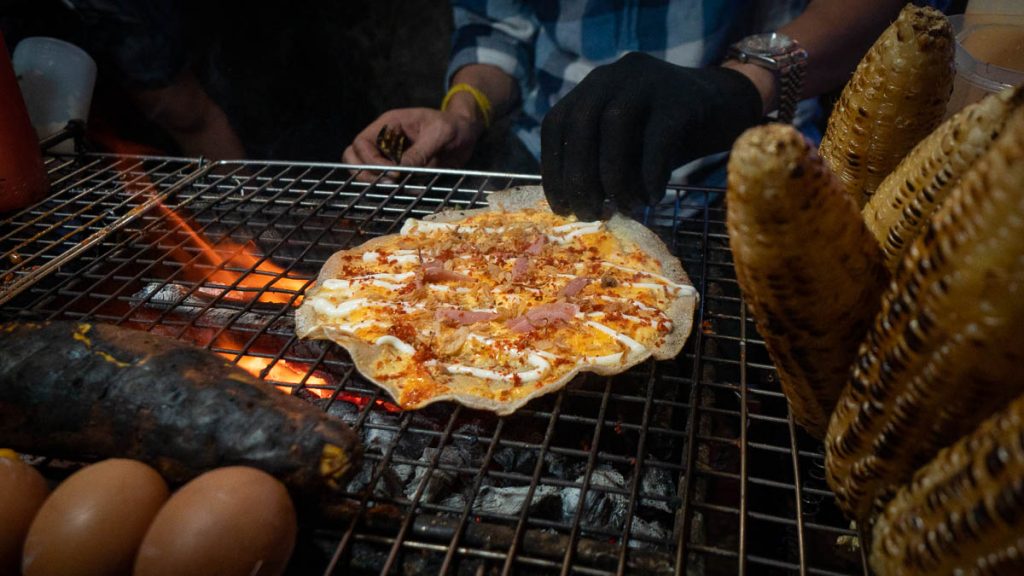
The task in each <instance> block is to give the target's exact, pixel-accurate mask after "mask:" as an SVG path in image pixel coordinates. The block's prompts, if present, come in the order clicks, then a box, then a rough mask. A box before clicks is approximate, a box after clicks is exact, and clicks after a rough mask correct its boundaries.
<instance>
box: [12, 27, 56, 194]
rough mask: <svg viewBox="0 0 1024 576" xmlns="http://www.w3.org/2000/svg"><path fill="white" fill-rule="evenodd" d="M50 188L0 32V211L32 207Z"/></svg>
mask: <svg viewBox="0 0 1024 576" xmlns="http://www.w3.org/2000/svg"><path fill="white" fill-rule="evenodd" d="M49 189H50V182H49V181H48V180H47V179H46V167H45V166H44V165H43V156H42V154H41V152H40V150H39V140H37V139H36V132H35V130H33V129H32V124H31V122H30V121H29V119H28V110H27V109H26V108H25V101H24V100H23V99H22V97H21V89H20V88H18V80H17V79H16V78H15V77H14V69H13V68H12V67H11V55H10V54H9V53H8V52H7V46H6V44H4V37H3V34H2V33H0V212H9V211H11V210H16V209H18V208H24V207H26V206H29V205H31V204H34V203H36V202H38V201H39V200H42V199H43V198H44V197H45V196H46V193H47V191H49Z"/></svg>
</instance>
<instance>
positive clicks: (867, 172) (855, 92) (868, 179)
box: [821, 5, 953, 207]
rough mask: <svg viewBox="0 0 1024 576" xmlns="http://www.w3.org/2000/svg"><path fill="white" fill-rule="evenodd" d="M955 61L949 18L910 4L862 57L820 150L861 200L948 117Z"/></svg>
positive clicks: (866, 197) (836, 109)
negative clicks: (943, 117) (943, 118)
mask: <svg viewBox="0 0 1024 576" xmlns="http://www.w3.org/2000/svg"><path fill="white" fill-rule="evenodd" d="M952 63H953V32H952V29H951V28H950V25H949V22H948V21H947V20H946V18H945V17H944V16H943V15H942V13H941V12H939V11H937V10H934V9H932V8H920V7H917V6H913V5H908V6H907V7H906V8H904V9H903V11H902V12H900V15H899V17H898V18H897V19H896V21H895V22H893V23H892V24H890V25H889V27H888V28H887V29H886V30H885V32H883V33H882V35H881V36H880V37H879V38H878V40H876V41H875V44H874V45H873V46H872V47H871V49H870V50H868V53H867V54H866V55H865V56H864V58H863V59H862V60H861V61H860V64H858V65H857V70H856V71H855V72H854V73H853V77H852V78H851V79H850V81H849V83H847V85H846V87H845V88H843V92H842V94H841V95H840V97H839V101H838V102H836V105H835V109H833V111H832V115H831V116H830V117H829V121H828V126H827V128H826V130H825V136H824V138H822V140H821V156H822V157H823V158H824V159H825V163H826V164H828V166H829V168H831V169H832V172H833V173H834V174H836V175H837V176H839V179H840V181H842V183H843V186H844V187H845V188H846V191H847V192H848V193H849V194H850V195H851V196H853V198H854V199H856V200H857V202H858V205H859V206H861V207H863V206H864V204H865V203H866V202H867V200H868V198H869V197H870V196H871V194H872V193H874V191H875V188H877V187H878V184H879V183H881V181H882V179H883V178H885V177H886V176H887V175H888V174H889V172H890V171H892V169H893V168H894V167H895V166H896V164H897V163H898V162H899V161H900V160H901V159H902V158H903V156H904V155H906V154H907V152H910V149H911V148H913V147H914V145H915V144H917V142H918V141H919V140H921V138H924V137H925V136H926V135H927V134H928V133H929V132H931V131H932V129H933V128H935V127H936V126H937V125H938V124H939V122H940V121H941V120H942V116H943V114H944V113H945V110H946V101H947V100H949V95H950V93H951V92H952V90H953V67H952Z"/></svg>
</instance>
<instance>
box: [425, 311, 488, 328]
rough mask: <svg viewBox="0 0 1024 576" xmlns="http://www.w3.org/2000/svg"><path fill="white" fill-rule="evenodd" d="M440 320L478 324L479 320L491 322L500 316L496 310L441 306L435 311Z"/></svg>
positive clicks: (460, 323)
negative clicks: (482, 310) (486, 310)
mask: <svg viewBox="0 0 1024 576" xmlns="http://www.w3.org/2000/svg"><path fill="white" fill-rule="evenodd" d="M434 317H435V318H437V319H438V320H443V321H448V322H452V323H454V324H459V325H463V326H465V325H469V324H476V323H477V322H490V321H491V320H494V319H495V318H497V317H498V314H497V313H495V312H478V311H475V310H460V309H458V308H440V309H438V310H437V311H436V312H435V313H434Z"/></svg>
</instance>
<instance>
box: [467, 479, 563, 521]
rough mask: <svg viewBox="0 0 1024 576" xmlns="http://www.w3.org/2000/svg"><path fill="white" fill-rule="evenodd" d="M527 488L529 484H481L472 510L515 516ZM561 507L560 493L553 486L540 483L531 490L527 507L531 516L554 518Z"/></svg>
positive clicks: (521, 506)
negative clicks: (531, 493) (531, 497)
mask: <svg viewBox="0 0 1024 576" xmlns="http://www.w3.org/2000/svg"><path fill="white" fill-rule="evenodd" d="M529 489H530V487H529V486H483V487H481V488H480V493H479V494H477V497H476V501H475V502H474V505H473V511H474V512H476V513H478V514H481V513H485V514H502V515H507V516H515V515H517V514H519V513H520V512H521V511H522V509H523V503H524V502H525V501H526V494H527V492H528V491H529ZM561 509H562V499H561V495H560V492H559V490H558V488H556V487H555V486H547V485H540V486H537V488H536V489H535V490H534V491H533V499H532V500H531V501H530V509H529V513H530V515H531V516H532V517H535V518H548V519H552V520H556V519H558V517H559V514H560V513H561Z"/></svg>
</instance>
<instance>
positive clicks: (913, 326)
mask: <svg viewBox="0 0 1024 576" xmlns="http://www.w3.org/2000/svg"><path fill="white" fill-rule="evenodd" d="M1022 215H1024V107H1022V108H1019V109H1018V110H1016V111H1015V112H1014V113H1013V114H1012V115H1011V117H1010V119H1009V120H1007V123H1006V126H1005V127H1004V129H1003V133H1002V134H1001V135H1000V136H999V138H998V139H997V140H996V141H995V142H993V144H992V146H991V148H990V149H989V150H988V152H986V153H985V154H984V155H983V156H982V157H981V158H980V159H978V161H977V162H976V163H975V164H974V166H972V167H971V168H970V169H969V170H968V171H967V173H966V174H965V175H964V177H963V179H962V180H961V182H960V184H958V185H957V186H956V187H955V188H954V190H953V192H951V193H950V196H949V198H948V199H947V200H946V202H945V203H944V204H943V205H942V206H941V207H940V208H939V210H938V211H936V212H935V214H934V216H933V218H932V219H931V220H930V222H929V223H928V226H927V227H926V228H925V230H924V232H922V233H921V235H920V236H919V237H918V238H917V240H915V241H914V244H913V246H911V248H910V252H909V253H908V257H907V259H905V260H904V261H903V263H901V264H900V267H899V268H898V270H897V272H896V274H895V276H894V279H893V283H892V285H891V286H890V288H889V289H888V290H887V291H886V293H885V295H884V296H883V298H882V309H881V311H880V312H879V314H878V317H877V318H876V319H875V324H874V326H873V327H872V329H871V330H870V331H869V333H868V336H867V338H866V339H865V341H864V343H863V344H862V345H861V348H860V351H859V352H858V358H857V360H856V362H855V363H854V366H853V370H852V371H851V376H850V381H849V383H848V384H847V386H846V388H845V389H844V390H843V395H842V397H840V399H839V403H838V404H837V405H836V409H835V412H834V413H833V415H832V421H831V423H830V424H829V430H828V436H827V438H826V442H825V448H826V471H827V477H828V482H829V484H830V485H831V486H832V489H833V491H834V492H835V493H836V499H837V501H838V502H839V505H840V507H841V508H843V509H844V510H845V511H846V512H847V513H848V514H850V515H851V516H852V517H854V518H855V519H857V520H863V519H864V518H866V517H867V516H868V514H869V513H870V511H871V509H872V507H873V505H874V504H875V502H876V499H884V498H885V497H886V496H887V495H888V494H889V493H890V491H891V490H892V489H893V488H894V487H896V485H898V484H901V483H903V482H906V481H907V480H908V479H909V478H910V476H911V474H912V473H913V471H914V470H915V469H916V468H918V467H919V466H921V465H922V464H924V463H925V462H927V461H928V460H929V459H931V458H932V457H933V456H934V455H935V454H936V452H938V451H939V450H940V449H941V448H943V447H944V446H948V445H949V444H951V443H952V442H953V441H954V440H956V439H957V438H959V437H960V436H962V435H963V434H965V433H966V432H967V431H969V430H971V429H972V428H973V427H974V426H975V425H976V424H977V423H978V422H979V421H981V420H982V419H984V418H985V417H986V416H988V415H989V414H991V413H992V412H994V411H995V409H996V408H998V407H1000V406H1002V405H1003V404H1004V403H1005V402H1006V401H1007V400H1008V399H1009V398H1012V397H1014V396H1016V395H1018V394H1019V393H1020V392H1021V391H1022V390H1024V370H1022V369H1021V367H1022V366H1024V216H1022Z"/></svg>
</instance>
